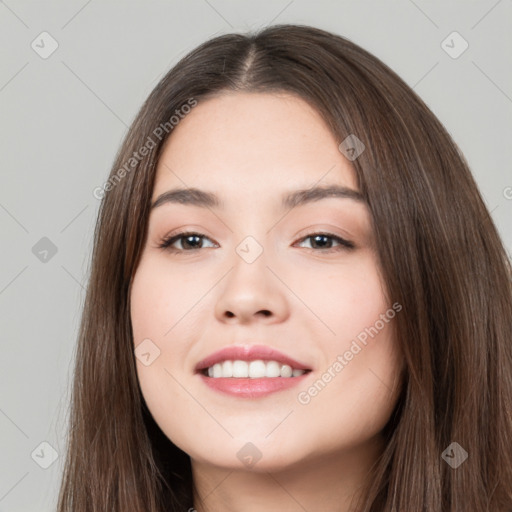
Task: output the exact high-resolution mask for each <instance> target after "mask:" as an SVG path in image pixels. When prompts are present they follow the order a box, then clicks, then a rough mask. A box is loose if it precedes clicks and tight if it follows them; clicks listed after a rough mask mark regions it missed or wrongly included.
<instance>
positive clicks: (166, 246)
mask: <svg viewBox="0 0 512 512" xmlns="http://www.w3.org/2000/svg"><path fill="white" fill-rule="evenodd" d="M188 236H197V237H200V238H201V239H203V238H208V237H207V236H206V235H203V234H202V233H196V232H193V231H182V232H180V233H176V234H174V235H172V236H169V237H167V238H163V239H162V240H161V242H160V243H159V245H158V248H159V249H163V250H165V251H168V252H170V253H172V254H178V253H184V252H195V251H198V250H200V249H203V248H202V247H197V248H195V249H175V248H172V247H171V245H172V244H173V243H174V242H176V241H178V240H179V239H180V238H186V237H188ZM315 236H324V237H328V238H332V239H334V240H336V241H337V242H338V243H339V244H340V245H338V246H337V247H330V248H328V249H315V248H308V247H306V249H309V250H311V251H313V252H322V253H327V254H330V253H333V252H339V251H346V250H352V249H354V248H355V245H354V244H353V243H352V242H350V241H349V240H345V239H344V238H341V237H339V236H337V235H335V234H333V233H326V232H319V233H311V234H309V235H306V236H304V237H302V238H301V239H299V240H298V242H303V241H304V240H307V239H308V238H313V237H315Z"/></svg>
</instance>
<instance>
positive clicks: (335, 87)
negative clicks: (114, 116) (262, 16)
mask: <svg viewBox="0 0 512 512" xmlns="http://www.w3.org/2000/svg"><path fill="white" fill-rule="evenodd" d="M230 91H251V92H287V93H293V94H296V95H298V96H299V97H301V98H302V99H304V100H305V101H307V102H308V103H309V104H311V105H312V106H313V107H314V108H315V109H316V110H317V111H318V112H319V113H320V114H321V115H322V117H323V118H324V119H325V122H326V123H327V124H328V126H329V127H330V129H331V130H332V133H333V134H334V135H335V136H336V138H337V140H339V142H340V143H341V142H342V141H343V140H344V139H345V138H346V137H347V136H348V135H351V134H353V135H356V136H357V137H358V138H359V139H360V140H361V141H362V142H363V143H364V145H365V146H366V149H365V151H363V153H362V154H361V155H360V156H359V157H358V158H356V159H355V160H353V162H352V163H353V166H354V169H355V171H356V173H357V178H358V184H359V187H360V190H361V191H362V193H363V194H364V196H365V198H366V200H367V202H368V206H369V209H370V213H371V218H372V223H373V229H374V232H375V239H376V244H377V251H378V255H379V260H380V265H381V268H382V273H383V278H384V281H385V285H386V288H387V292H388V294H389V296H390V297H391V299H392V301H397V302H399V303H400V304H401V305H402V306H403V311H402V312H401V314H400V315H397V317H396V319H395V321H396V324H395V327H396V338H397V340H396V342H397V343H398V344H399V347H400V350H401V352H402V353H403V355H404V359H405V364H406V371H405V377H404V385H403V389H402V393H401V395H400V398H399V400H398V403H397V405H396V408H395V411H394V413H393V414H392V416H391V418H390V420H389V422H388V424H387V425H386V428H385V429H384V432H383V433H384V435H385V438H386V448H385V450H384V452H383V453H382V456H381V457H380V458H379V460H378V461H377V462H376V464H375V465H374V467H373V469H372V472H371V475H369V477H368V482H367V485H366V487H367V488H366V489H365V492H364V496H363V500H362V502H361V503H360V510H361V511H363V510H364V511H365V512H391V511H393V512H399V511H400V512H420V511H425V512H456V511H457V512H461V511H469V510H471V511H472V512H490V511H492V512H502V511H503V512H504V511H506V512H510V511H511V510H512V453H511V441H512V284H511V276H512V271H511V265H510V261H509V259H508V256H507V253H506V251H505V249H504V247H503V245H502V242H501V240H500V237H499V235H498V233H497V230H496V228H495V226H494V224H493V221H492V218H491V217H490V214H489V212H488V210H487V209H486V207H485V205H484V202H483V201H482V198H481V196H480V194H479V192H478V189H477V186H476V184H475V182H474V180H473V177H472V175H471V173H470V171H469V168H468V164H467V162H466V160H465V159H464V157H463V155H462V154H461V152H460V150H459V149H458V147H457V146H456V144H455V143H454V141H453V140H452V139H451V137H450V135H449V134H448V133H447V131H446V130H445V128H444V127H443V126H442V125H441V123H440V122H439V121H438V120H437V119H436V117H435V116H434V114H433V113H432V112H431V111H430V110H429V108H428V107H427V106H426V105H425V103H424V102H423V101H422V100H421V99H420V98H419V97H418V96H417V95H416V94H415V92H414V91H413V90H412V89H411V88H410V87H409V86H408V85H407V84H405V83H404V81H402V80H401V79H400V78H399V77H398V76H397V75H396V74H395V73H394V72H393V71H392V70H391V69H390V68H389V67H387V66H386V65H385V64H383V63H382V62H381V61H380V60H379V59H377V58H376V57H374V56H373V55H371V54H369V53H368V52H366V51H365V50H363V49H362V48H360V47H359V46H357V45H356V44H354V43H352V42H350V41H349V40H347V39H345V38H343V37H340V36H338V35H335V34H332V33H329V32H326V31H323V30H320V29H316V28H312V27H307V26H300V25H275V26H271V27H268V28H265V29H263V30H261V31H260V32H258V33H254V34H248V35H240V34H228V35H223V36H220V37H216V38H214V39H212V40H210V41H207V42H205V43H204V44H202V45H201V46H199V47H198V48H196V49H195V50H193V51H192V52H191V53H189V54H188V55H187V56H185V57H184V58H183V59H182V60H181V61H180V62H179V63H178V64H177V65H176V66H174V68H173V69H171V70H170V71H169V72H168V74H167V75H166V76H165V77H164V78H163V79H162V80H161V81H160V83H159V84H158V85H157V86H156V88H155V89H154V90H153V91H152V93H151V94H150V96H149V98H148V99H147V100H146V102H145V103H144V105H143V106H142V108H141V110H140V111H139V113H138V115H137V117H136V118H135V120H134V122H133V124H132V126H131V128H130V130H129V132H128V134H127V136H126V139H125V140H124V142H123V144H122V146H121V148H120V150H119V152H118V154H117V156H116V159H115V163H114V165H113V167H112V171H111V173H110V178H109V180H108V182H107V183H108V185H106V186H104V187H103V188H101V195H102V196H103V199H102V202H101V207H100V212H99V217H98V222H97V225H96V230H95V236H94V248H93V254H92V267H91V273H90V278H89V285H88V289H87V295H86V299H85V304H84V311H83V316H82V321H81V325H80V330H79V338H78V345H77V352H76V367H75V374H74V382H73V390H72V397H71V398H72V400H71V412H70V425H69V438H68V445H67V450H68V451H67V459H66V464H65V470H64V474H63V480H62V486H61V489H60V494H59V504H58V511H59V512H71V511H72V512H86V511H87V512H92V511H94V512H105V511H107V510H108V511H109V512H128V511H130V512H139V511H140V512H142V511H144V512H163V511H164V510H165V511H178V510H179V511H184V510H187V509H188V508H189V507H191V506H192V503H193V489H194V488H193V481H192V476H191V467H190V458H189V457H188V455H187V454H185V453H184V452H183V451H181V450H180V449H179V448H177V447H176V446H175V445H174V444H173V443H172V442H171V441H170V440H169V439H167V437H166V436H165V435H164V434H163V433H162V431H161V430H160V429H159V427H158V426H157V425H156V423H155V422H154V420H153V419H152V417H151V414H150V413H149V411H148V409H147V407H146V404H145V402H144V399H143V397H142V394H141V391H140V388H139V385H138V379H137V374H136V365H135V359H134V350H133V340H132V331H131V323H130V315H129V311H130V308H129V294H130V286H131V281H132V278H133V276H134V274H135V271H136V269H137V264H138V261H139V258H140V255H141V251H142V249H143V247H144V244H145V240H146V233H147V223H148V217H149V207H150V200H151V195H152V190H153V184H154V179H155V170H156V164H157V161H158V158H159V155H160V153H161V150H162V146H163V144H164V142H165V140H166V138H167V137H168V136H170V135H172V126H171V124H172V123H169V119H170V118H171V117H172V116H173V115H174V114H175V112H176V111H177V110H178V111H179V112H183V110H180V109H183V106H184V105H186V104H187V103H188V104H190V101H191V99H193V100H195V101H197V102H199V103H200V102H201V101H203V100H204V99H205V98H208V97H211V96H213V95H217V94H223V93H229V92H230ZM165 123H167V125H165ZM162 126H165V127H166V128H165V130H164V131H162V128H161V129H160V131H158V130H156V129H157V127H162ZM157 134H159V135H157ZM150 140H151V142H150ZM143 146H145V147H146V148H147V149H148V151H147V152H146V153H147V154H145V156H143V157H142V156H140V153H141V152H140V149H141V148H142V147H143ZM134 155H136V156H134ZM131 159H133V160H131ZM127 162H130V164H129V165H128V166H127ZM121 169H124V172H121ZM454 442H456V443H458V445H460V447H462V448H463V449H464V450H465V451H466V452H467V454H468V458H467V460H465V461H464V462H463V463H462V464H460V465H459V466H458V467H457V468H454V467H452V465H450V464H448V463H447V462H446V458H445V457H443V456H442V455H443V453H444V452H445V450H446V449H447V448H449V447H450V445H451V444H452V443H454ZM452 449H453V445H452ZM457 449H459V448H458V447H457ZM461 453H462V452H461ZM451 456H453V452H452V453H451Z"/></svg>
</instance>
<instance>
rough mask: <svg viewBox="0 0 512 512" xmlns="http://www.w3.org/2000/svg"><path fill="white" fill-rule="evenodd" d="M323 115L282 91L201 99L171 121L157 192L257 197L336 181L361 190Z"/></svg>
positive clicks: (159, 168) (157, 175)
mask: <svg viewBox="0 0 512 512" xmlns="http://www.w3.org/2000/svg"><path fill="white" fill-rule="evenodd" d="M339 142H340V141H338V140H337V138H336V137H335V135H334V134H333V133H332V132H331V131H330V130H329V128H328V126H327V124H326V123H325V121H324V120H323V119H322V117H321V116H320V114H319V113H318V112H317V111H316V110H315V109H313V108H312V107H311V106H310V105H309V104H308V103H307V102H306V101H304V100H302V99H301V98H299V97H297V96H295V95H291V94H285V93H279V94H278V93H241V92H236V93H226V94H222V95H220V96H217V97H214V98H209V99H206V100H203V101H200V102H199V103H198V105H197V106H195V107H194V108H193V109H192V110H191V111H190V113H189V114H187V115H186V116H184V118H183V119H181V120H180V122H179V123H178V124H177V125H176V126H175V127H174V128H173V131H172V132H171V134H170V135H169V137H168V139H167V141H166V143H165V146H164V148H163V151H162V154H161V157H160V160H159V162H158V166H157V174H156V180H155V187H154V194H153V198H154V197H156V196H158V195H159V194H161V193H162V192H164V191H165V190H167V189H169V188H173V187H177V186H179V187H198V188H208V189H210V190H216V191H221V190H224V191H226V193H227V195H229V194H230V193H237V192H238V193H242V192H246V193H247V194H250V195H251V196H252V197H257V196H258V195H259V194H264V195H269V194H272V193H273V192H274V191H276V192H277V190H278V189H281V190H284V189H290V188H304V187H308V186H313V185H315V184H319V185H323V184H339V185H343V186H346V187H349V188H353V189H357V180H356V177H355V172H354V170H353V168H352V165H351V163H350V162H349V161H348V160H347V159H346V158H345V157H344V156H343V154H342V153H341V152H340V151H339V149H338V146H339Z"/></svg>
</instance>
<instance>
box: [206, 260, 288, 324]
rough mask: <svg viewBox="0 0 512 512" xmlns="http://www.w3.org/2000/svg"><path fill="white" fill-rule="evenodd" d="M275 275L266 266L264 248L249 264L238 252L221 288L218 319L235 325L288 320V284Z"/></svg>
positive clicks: (274, 272) (217, 304)
mask: <svg viewBox="0 0 512 512" xmlns="http://www.w3.org/2000/svg"><path fill="white" fill-rule="evenodd" d="M276 274H277V273H276V270H275V269H271V268H270V267H269V266H268V265H267V261H266V258H265V251H263V252H262V254H260V255H259V257H258V258H257V259H256V260H254V261H252V262H250V263H249V262H248V261H246V260H244V259H243V258H242V257H240V256H239V255H238V254H235V256H234V258H233V266H232V268H231V269H230V271H229V272H228V274H227V276H226V277H225V279H224V280H223V281H224V284H223V285H221V287H220V288H219V290H220V291H219V295H218V298H217V301H216V304H215V316H216V317H217V319H218V320H219V321H221V322H228V323H232V324H235V323H239V324H248V323H252V322H265V323H279V322H283V321H285V320H286V319H287V318H288V316H289V303H288V299H287V296H286V286H284V285H283V283H282V281H281V280H280V279H279V278H278V277H276ZM219 284H220V283H219Z"/></svg>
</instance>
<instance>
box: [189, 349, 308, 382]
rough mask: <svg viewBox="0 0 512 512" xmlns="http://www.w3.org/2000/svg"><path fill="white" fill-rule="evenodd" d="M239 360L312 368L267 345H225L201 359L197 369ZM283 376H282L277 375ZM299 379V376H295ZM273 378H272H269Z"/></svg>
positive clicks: (296, 367) (294, 367)
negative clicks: (265, 361) (273, 362)
mask: <svg viewBox="0 0 512 512" xmlns="http://www.w3.org/2000/svg"><path fill="white" fill-rule="evenodd" d="M227 359H229V360H232V361H235V360H239V361H253V360H256V359H263V360H267V361H277V362H278V363H282V364H287V365H289V366H291V367H292V368H293V369H296V370H311V368H310V367H308V366H307V365H305V364H303V363H301V362H300V361H297V360H296V359H293V358H292V357H290V356H287V355H286V354H283V353H282V352H279V351H278V350H276V349H274V348H271V347H268V346H266V345H231V346H229V347H224V348H222V349H221V350H218V351H217V352H214V353H213V354H210V355H209V356H208V357H206V358H205V359H203V360H202V361H199V362H198V363H197V364H196V367H195V371H196V373H197V372H201V370H204V369H205V368H208V367H210V366H213V365H214V364H215V363H220V362H222V361H225V360H227ZM275 378H281V377H275ZM294 378H295V379H297V378H298V377H294ZM239 380H241V379H239ZM251 380H253V381H257V380H261V379H251ZM268 380H272V378H270V379H268Z"/></svg>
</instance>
